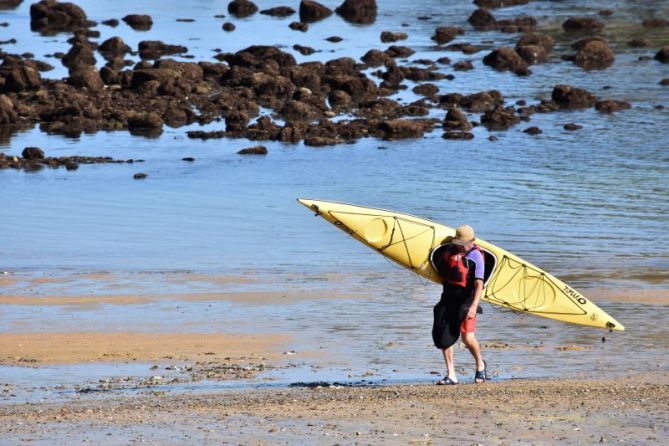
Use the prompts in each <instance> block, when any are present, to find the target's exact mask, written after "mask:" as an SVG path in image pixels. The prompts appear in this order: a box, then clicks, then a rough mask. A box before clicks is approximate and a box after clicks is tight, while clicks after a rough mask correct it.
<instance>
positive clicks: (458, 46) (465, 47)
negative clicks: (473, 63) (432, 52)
mask: <svg viewBox="0 0 669 446" xmlns="http://www.w3.org/2000/svg"><path fill="white" fill-rule="evenodd" d="M444 49H445V50H448V51H461V52H462V53H464V54H474V53H478V52H479V51H480V50H479V49H478V48H477V47H475V46H474V45H472V44H471V43H467V42H462V43H452V44H450V45H447V46H445V47H444Z"/></svg>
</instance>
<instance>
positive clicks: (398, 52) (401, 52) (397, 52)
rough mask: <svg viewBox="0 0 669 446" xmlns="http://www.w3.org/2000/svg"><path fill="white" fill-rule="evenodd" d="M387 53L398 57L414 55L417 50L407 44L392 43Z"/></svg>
mask: <svg viewBox="0 0 669 446" xmlns="http://www.w3.org/2000/svg"><path fill="white" fill-rule="evenodd" d="M385 53H386V54H387V55H389V56H390V57H392V58H396V57H409V56H412V55H413V54H414V53H415V51H414V50H412V49H411V48H409V47H406V46H398V45H391V46H390V47H388V49H387V50H386V51H385Z"/></svg>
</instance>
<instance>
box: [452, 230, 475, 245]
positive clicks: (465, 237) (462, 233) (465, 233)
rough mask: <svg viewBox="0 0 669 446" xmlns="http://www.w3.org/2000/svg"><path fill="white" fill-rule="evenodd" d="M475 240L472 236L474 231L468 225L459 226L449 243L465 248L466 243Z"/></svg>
mask: <svg viewBox="0 0 669 446" xmlns="http://www.w3.org/2000/svg"><path fill="white" fill-rule="evenodd" d="M475 239H476V235H475V234H474V229H473V228H472V227H471V226H469V225H460V226H458V227H457V229H456V230H455V237H454V238H453V240H451V243H453V244H455V245H460V246H465V245H466V244H468V243H471V242H473V241H474V240H475Z"/></svg>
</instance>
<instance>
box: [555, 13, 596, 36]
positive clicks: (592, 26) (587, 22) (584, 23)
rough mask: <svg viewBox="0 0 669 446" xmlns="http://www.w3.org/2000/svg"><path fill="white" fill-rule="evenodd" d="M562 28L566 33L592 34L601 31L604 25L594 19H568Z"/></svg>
mask: <svg viewBox="0 0 669 446" xmlns="http://www.w3.org/2000/svg"><path fill="white" fill-rule="evenodd" d="M562 28H563V29H564V30H565V31H568V32H588V33H594V32H597V31H601V30H602V29H603V28H604V24H603V23H602V22H601V21H599V20H597V19H596V18H594V17H570V18H568V19H567V20H565V22H564V23H563V24H562Z"/></svg>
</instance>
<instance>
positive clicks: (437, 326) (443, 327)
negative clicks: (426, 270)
mask: <svg viewBox="0 0 669 446" xmlns="http://www.w3.org/2000/svg"><path fill="white" fill-rule="evenodd" d="M472 302H474V290H472V289H470V288H462V287H458V286H448V285H447V286H445V287H444V292H443V293H442V294H441V300H440V301H439V303H438V304H437V305H435V306H434V309H433V313H434V323H433V325H432V340H433V341H434V345H435V347H437V348H438V349H442V350H443V349H445V348H448V347H450V346H451V345H453V344H455V343H456V342H457V340H458V338H459V337H460V326H461V325H462V323H463V322H464V320H465V319H466V318H467V313H468V311H469V307H471V305H472Z"/></svg>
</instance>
